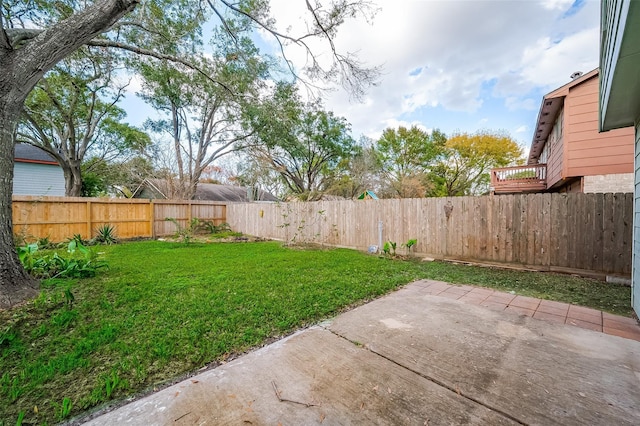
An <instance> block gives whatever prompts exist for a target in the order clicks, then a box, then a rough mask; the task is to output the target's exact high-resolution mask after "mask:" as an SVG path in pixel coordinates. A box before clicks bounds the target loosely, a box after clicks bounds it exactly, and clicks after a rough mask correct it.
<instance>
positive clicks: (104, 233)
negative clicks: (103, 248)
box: [94, 223, 118, 244]
mask: <svg viewBox="0 0 640 426" xmlns="http://www.w3.org/2000/svg"><path fill="white" fill-rule="evenodd" d="M94 240H95V241H96V242H97V243H100V244H115V243H117V242H118V239H117V238H116V227H115V226H113V225H110V224H108V223H105V224H104V225H102V226H100V227H98V228H97V229H96V237H95V238H94Z"/></svg>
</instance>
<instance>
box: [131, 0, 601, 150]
mask: <svg viewBox="0 0 640 426" xmlns="http://www.w3.org/2000/svg"><path fill="white" fill-rule="evenodd" d="M374 2H375V4H376V6H377V8H378V11H377V13H376V14H375V16H374V17H373V19H372V20H368V21H367V20H364V19H359V20H351V21H346V22H345V23H344V24H343V26H342V27H341V28H340V31H339V33H338V36H337V39H336V45H337V47H338V49H340V50H342V51H350V52H355V53H357V55H358V57H359V58H360V59H361V60H362V61H363V62H364V63H366V64H368V65H371V66H381V67H382V73H381V75H380V78H379V84H378V85H377V86H375V87H372V88H370V89H369V90H368V91H367V93H366V95H365V96H364V98H363V99H362V101H361V102H357V101H354V100H353V99H351V97H350V96H349V94H348V93H346V92H345V91H344V90H335V91H332V92H329V93H327V94H325V95H324V105H325V108H326V109H328V110H332V111H333V112H334V113H335V114H336V115H339V116H343V117H345V118H346V119H347V120H348V121H349V122H350V123H351V125H352V136H353V137H354V138H356V139H358V138H359V137H360V136H361V135H366V136H369V137H371V138H374V139H376V138H377V137H379V136H380V134H381V133H382V131H383V130H384V129H385V128H388V127H392V128H397V127H398V126H401V125H403V126H411V125H417V126H419V127H421V128H423V129H425V130H430V129H434V128H438V129H440V130H441V131H443V132H445V133H446V134H448V135H450V134H453V133H456V132H469V133H472V132H476V131H478V130H495V131H506V132H507V133H509V134H510V135H511V136H512V137H513V138H514V139H516V140H517V141H518V142H519V143H520V144H521V145H522V146H523V147H524V148H525V150H526V149H527V148H528V146H529V144H530V142H531V139H532V136H533V128H534V126H535V123H536V119H537V114H538V110H539V108H540V103H541V101H542V97H543V96H544V94H546V93H548V92H550V91H552V90H554V89H555V88H557V87H559V86H561V85H563V84H565V83H567V82H569V81H570V77H569V76H570V75H571V74H572V73H573V72H575V71H582V72H585V73H586V72H588V71H590V70H592V69H594V68H596V67H597V66H598V51H599V50H598V49H599V19H600V2H599V1H595V0H575V1H574V0H539V1H537V0H490V1H487V0H446V1H433V0H374ZM305 7H306V4H305V2H304V1H302V0H296V1H295V2H294V1H292V0H271V11H272V14H273V16H274V17H275V18H276V20H277V22H278V23H279V25H280V26H281V28H282V29H283V31H286V30H287V29H290V30H291V31H295V30H296V26H299V25H303V24H304V21H303V20H301V19H300V16H301V15H304V11H305ZM261 36H262V37H263V39H262V40H260V39H259V46H260V47H261V48H262V49H264V50H269V49H273V48H275V45H274V44H273V43H274V42H273V40H272V39H270V38H269V37H268V36H266V35H264V34H262V35H261ZM286 53H287V56H288V57H289V58H290V59H293V60H294V62H296V64H302V63H303V62H304V57H303V56H302V55H301V54H300V52H297V51H295V50H293V49H292V50H287V51H286ZM133 87H135V86H133ZM134 98H135V97H132V96H128V100H127V101H126V102H125V103H124V104H123V107H124V108H125V109H126V110H127V111H128V113H129V121H130V122H131V123H132V124H135V125H140V124H141V123H142V122H143V121H144V119H146V117H147V116H153V111H152V110H150V109H148V108H145V107H144V104H143V103H142V102H141V101H140V100H136V99H134Z"/></svg>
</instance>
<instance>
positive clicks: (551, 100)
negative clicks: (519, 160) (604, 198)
mask: <svg viewBox="0 0 640 426" xmlns="http://www.w3.org/2000/svg"><path fill="white" fill-rule="evenodd" d="M598 75H599V70H598V69H595V70H593V71H590V72H588V73H586V74H582V73H575V74H574V75H572V76H571V77H572V80H571V81H570V82H569V83H567V84H565V85H563V86H562V87H559V88H557V89H555V90H554V91H552V92H550V93H548V94H547V95H545V96H544V97H543V98H542V103H541V105H540V111H539V113H538V120H537V122H536V126H535V129H534V134H533V140H532V141H531V146H530V149H529V157H528V160H527V164H526V165H525V166H517V167H505V168H500V169H493V170H492V171H491V189H492V191H493V193H495V194H508V193H511V194H513V193H521V192H583V193H593V192H632V191H633V176H634V175H633V170H634V168H633V145H634V136H633V135H634V130H633V127H632V126H631V127H629V126H623V127H622V128H620V129H616V130H614V131H611V132H608V133H600V132H599V129H598V90H599V80H598Z"/></svg>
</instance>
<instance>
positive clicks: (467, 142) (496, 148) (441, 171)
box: [430, 131, 522, 196]
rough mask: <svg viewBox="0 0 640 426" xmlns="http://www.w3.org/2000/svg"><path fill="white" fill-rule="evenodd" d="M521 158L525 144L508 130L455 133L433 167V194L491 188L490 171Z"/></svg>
mask: <svg viewBox="0 0 640 426" xmlns="http://www.w3.org/2000/svg"><path fill="white" fill-rule="evenodd" d="M519 162H522V148H521V147H520V146H518V143H517V142H516V141H515V140H514V139H513V138H511V137H510V136H509V135H507V134H506V133H501V132H491V131H479V132H477V133H473V134H468V133H460V134H457V135H454V136H452V137H451V138H450V139H449V140H448V141H447V143H446V149H445V156H444V157H443V158H442V160H441V161H440V162H438V164H437V165H436V166H435V167H433V169H432V171H431V174H430V176H431V179H432V182H433V183H434V187H433V189H432V190H431V192H430V195H433V196H457V195H479V194H484V193H486V192H487V191H488V190H489V182H490V175H489V172H490V170H491V169H492V168H495V167H505V166H509V165H514V164H517V163H519Z"/></svg>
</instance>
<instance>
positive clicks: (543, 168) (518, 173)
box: [491, 164, 547, 194]
mask: <svg viewBox="0 0 640 426" xmlns="http://www.w3.org/2000/svg"><path fill="white" fill-rule="evenodd" d="M546 189H547V165H546V164H531V165H526V166H514V167H503V168H500V169H492V170H491V192H493V193H495V194H517V193H521V192H542V191H544V190H546Z"/></svg>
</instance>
